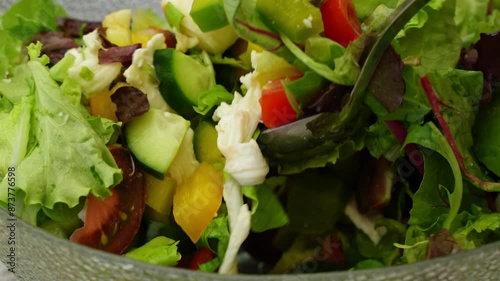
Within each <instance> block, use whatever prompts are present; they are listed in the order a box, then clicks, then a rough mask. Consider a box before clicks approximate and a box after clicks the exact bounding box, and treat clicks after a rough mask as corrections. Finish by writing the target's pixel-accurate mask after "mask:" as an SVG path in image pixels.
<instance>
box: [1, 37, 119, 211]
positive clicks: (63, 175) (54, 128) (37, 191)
mask: <svg viewBox="0 0 500 281" xmlns="http://www.w3.org/2000/svg"><path fill="white" fill-rule="evenodd" d="M37 47H38V50H39V47H40V45H38V46H34V47H33V45H31V46H30V47H29V48H31V49H32V50H33V49H36V48H37ZM27 66H28V69H29V71H30V73H31V75H32V77H31V80H32V81H31V82H30V83H33V85H34V92H33V96H32V97H33V99H34V104H33V108H32V110H31V112H30V113H31V118H32V121H31V123H30V125H31V126H29V128H25V131H24V133H25V134H26V132H29V133H31V134H33V135H34V138H35V145H34V147H33V149H32V150H31V151H30V152H29V154H27V155H26V158H24V159H22V161H20V163H19V165H18V166H17V169H16V174H17V181H16V184H17V186H16V187H17V188H18V189H20V190H22V191H23V192H24V193H25V200H24V203H25V204H27V205H37V206H41V207H45V208H48V209H52V208H53V207H54V205H55V204H56V203H58V202H61V203H65V204H66V205H68V207H70V208H71V207H74V206H76V205H78V203H79V200H80V197H83V196H87V195H88V194H89V192H91V193H92V194H94V195H96V196H98V197H100V198H104V197H106V196H108V195H110V194H111V192H110V190H109V189H110V188H111V187H113V186H114V185H116V184H117V183H118V182H120V181H121V180H122V174H121V170H120V169H119V168H118V167H117V165H116V163H115V161H114V159H113V156H112V155H111V153H110V152H109V150H108V149H107V147H106V145H105V143H104V141H103V140H102V139H101V137H100V136H99V135H98V134H97V133H96V132H95V131H94V129H93V128H92V127H91V125H90V124H89V123H88V121H87V119H86V117H85V116H83V115H82V113H81V112H80V111H79V109H78V107H77V106H75V105H74V104H73V103H72V102H71V100H70V99H68V98H67V97H66V96H65V95H64V94H63V92H62V91H61V89H60V87H59V85H58V84H57V83H56V82H55V81H54V80H52V78H51V77H50V74H49V71H48V69H47V68H46V67H45V66H44V65H43V64H42V63H40V61H39V60H38V59H34V60H32V61H29V62H28V63H27ZM4 182H5V180H4ZM4 182H2V183H1V184H2V185H3V184H4Z"/></svg>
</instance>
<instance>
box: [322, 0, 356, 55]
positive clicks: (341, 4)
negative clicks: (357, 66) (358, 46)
mask: <svg viewBox="0 0 500 281" xmlns="http://www.w3.org/2000/svg"><path fill="white" fill-rule="evenodd" d="M320 10H321V17H322V19H323V25H324V29H325V36H326V37H328V38H330V39H332V40H333V41H335V42H337V43H339V44H340V45H342V46H344V47H347V45H349V42H351V41H353V40H355V39H356V38H358V37H359V35H360V34H361V25H360V23H359V20H358V17H357V15H356V10H355V9H354V4H353V3H352V0H326V1H324V2H323V4H322V5H321V7H320Z"/></svg>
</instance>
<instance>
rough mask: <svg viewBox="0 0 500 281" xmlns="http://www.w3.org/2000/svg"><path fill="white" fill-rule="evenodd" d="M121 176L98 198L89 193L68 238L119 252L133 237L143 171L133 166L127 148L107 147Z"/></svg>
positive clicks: (143, 196)
mask: <svg viewBox="0 0 500 281" xmlns="http://www.w3.org/2000/svg"><path fill="white" fill-rule="evenodd" d="M110 151H111V154H112V155H113V157H114V159H115V161H116V164H117V165H118V167H119V168H120V169H122V171H123V180H122V182H121V183H119V184H118V185H117V186H115V187H113V189H112V190H111V192H112V194H111V195H110V196H108V197H106V198H105V199H100V198H98V197H96V196H93V195H92V194H90V195H89V196H88V198H87V210H86V215H85V223H84V225H83V227H81V228H79V229H77V230H75V231H74V232H73V234H72V235H71V237H70V240H71V241H73V242H76V243H79V244H82V245H86V246H89V247H92V248H95V249H100V250H104V251H106V252H110V253H115V254H121V253H123V251H125V249H126V248H127V247H128V246H129V245H130V243H132V241H133V240H134V237H135V235H136V234H137V231H138V230H139V226H140V224H141V219H142V214H143V212H144V208H145V207H146V186H145V178H144V174H143V173H142V172H140V171H139V170H137V169H136V167H138V165H136V164H135V163H134V160H133V158H132V154H131V153H130V151H129V150H128V149H126V148H123V147H111V148H110Z"/></svg>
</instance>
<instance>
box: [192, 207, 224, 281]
mask: <svg viewBox="0 0 500 281" xmlns="http://www.w3.org/2000/svg"><path fill="white" fill-rule="evenodd" d="M229 236H230V234H229V220H228V216H227V214H225V213H222V214H219V215H218V216H217V217H216V218H214V219H213V220H212V221H211V222H210V223H209V224H208V226H207V229H206V230H205V232H203V234H202V235H201V238H200V241H199V242H198V245H199V246H200V247H207V248H209V249H210V250H211V251H212V252H214V253H216V254H217V256H216V257H215V258H214V259H212V260H211V261H209V262H207V263H204V264H201V265H200V270H202V271H207V272H213V271H215V270H216V269H217V268H218V267H219V266H220V265H221V264H222V260H223V258H224V255H225V254H226V250H227V246H228V245H229Z"/></svg>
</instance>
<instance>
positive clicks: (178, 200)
mask: <svg viewBox="0 0 500 281" xmlns="http://www.w3.org/2000/svg"><path fill="white" fill-rule="evenodd" d="M222 189H223V186H222V171H219V170H217V169H215V168H214V167H212V166H211V165H210V164H208V163H205V162H203V163H201V164H200V165H199V166H198V168H197V169H196V171H195V173H194V174H193V176H192V177H191V178H190V179H188V180H187V181H186V182H185V183H184V184H182V185H180V186H179V187H178V188H177V191H176V193H175V195H174V209H173V214H174V218H175V221H176V222H177V224H178V225H179V226H180V227H181V228H182V229H183V230H184V232H186V234H187V235H188V236H189V238H190V239H191V241H193V243H196V242H198V240H199V239H200V237H201V235H202V234H203V232H204V231H205V229H206V228H207V226H208V224H209V223H210V221H211V220H212V219H213V218H214V217H215V216H216V215H217V210H218V209H219V207H220V205H221V203H222Z"/></svg>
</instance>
